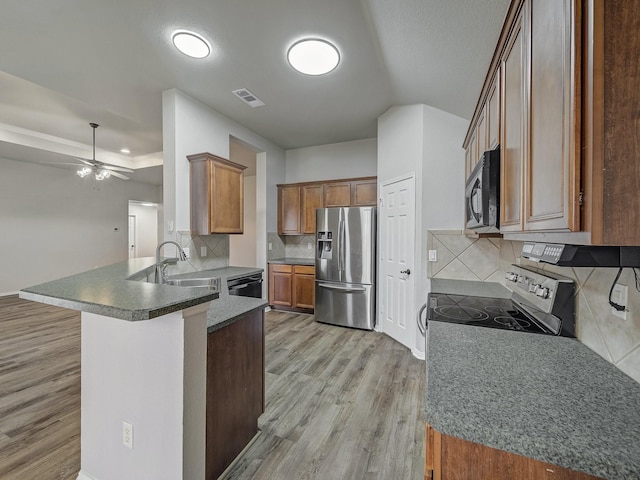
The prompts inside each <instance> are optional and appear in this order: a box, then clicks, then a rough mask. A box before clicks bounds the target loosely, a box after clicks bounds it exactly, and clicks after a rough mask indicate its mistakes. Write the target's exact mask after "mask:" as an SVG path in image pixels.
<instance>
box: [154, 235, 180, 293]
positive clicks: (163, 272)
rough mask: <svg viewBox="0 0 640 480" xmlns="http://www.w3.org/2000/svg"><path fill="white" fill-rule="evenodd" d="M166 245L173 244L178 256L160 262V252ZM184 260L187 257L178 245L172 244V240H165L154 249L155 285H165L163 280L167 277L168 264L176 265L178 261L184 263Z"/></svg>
mask: <svg viewBox="0 0 640 480" xmlns="http://www.w3.org/2000/svg"><path fill="white" fill-rule="evenodd" d="M167 243H172V244H174V245H175V246H176V248H177V249H178V256H177V257H171V258H165V259H164V260H162V261H161V260H160V250H161V249H162V247H163V246H164V245H166V244H167ZM186 259H187V255H186V254H185V253H184V250H183V249H182V247H181V246H180V245H178V244H177V243H176V242H174V241H173V240H167V241H166V242H162V243H161V244H160V245H158V247H157V248H156V275H155V282H156V283H165V280H166V277H167V266H168V265H169V264H174V263H176V262H177V261H178V260H182V261H184V260H186Z"/></svg>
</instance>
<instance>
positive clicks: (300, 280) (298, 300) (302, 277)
mask: <svg viewBox="0 0 640 480" xmlns="http://www.w3.org/2000/svg"><path fill="white" fill-rule="evenodd" d="M294 268H295V274H294V280H293V283H294V286H293V288H294V291H295V294H294V307H297V308H314V307H315V280H316V278H315V268H314V267H311V266H307V265H296V266H295V267H294Z"/></svg>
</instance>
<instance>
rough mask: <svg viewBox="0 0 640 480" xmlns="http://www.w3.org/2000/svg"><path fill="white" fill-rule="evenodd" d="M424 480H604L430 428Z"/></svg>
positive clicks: (428, 428) (426, 447) (427, 434)
mask: <svg viewBox="0 0 640 480" xmlns="http://www.w3.org/2000/svg"><path fill="white" fill-rule="evenodd" d="M424 458H425V465H424V478H425V480H515V479H517V480H603V479H601V478H600V477H594V476H592V475H588V474H586V473H582V472H576V471H575V470H570V469H568V468H563V467H559V466H557V465H553V464H551V463H545V462H541V461H539V460H534V459H532V458H528V457H523V456H521V455H516V454H515V453H509V452H505V451H504V450H498V449H495V448H491V447H487V446H485V445H480V444H477V443H473V442H469V441H466V440H462V439H460V438H456V437H450V436H449V435H444V434H441V433H440V432H438V431H436V430H434V429H433V428H431V426H430V425H429V424H427V429H426V436H425V457H424Z"/></svg>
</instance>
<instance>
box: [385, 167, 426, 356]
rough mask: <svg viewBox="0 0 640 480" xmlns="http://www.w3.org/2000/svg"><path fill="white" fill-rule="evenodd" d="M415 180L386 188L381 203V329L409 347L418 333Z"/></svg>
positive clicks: (411, 178)
mask: <svg viewBox="0 0 640 480" xmlns="http://www.w3.org/2000/svg"><path fill="white" fill-rule="evenodd" d="M415 203H416V199H415V178H414V177H413V176H411V177H408V178H403V179H400V180H394V181H391V182H388V183H386V184H383V185H382V188H381V202H380V223H381V225H380V303H379V318H380V324H381V330H382V331H383V332H384V333H386V334H387V335H389V336H390V337H391V338H393V339H394V340H396V341H398V342H400V343H402V344H403V345H405V346H406V347H408V348H411V347H412V343H413V335H414V332H413V330H412V327H413V325H414V323H413V313H414V312H413V310H414V291H415V281H414V278H415V274H416V273H417V272H414V270H415V268H414V252H415V228H416V226H415V224H416V217H415Z"/></svg>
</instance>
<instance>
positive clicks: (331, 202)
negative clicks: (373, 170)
mask: <svg viewBox="0 0 640 480" xmlns="http://www.w3.org/2000/svg"><path fill="white" fill-rule="evenodd" d="M350 205H351V182H337V183H325V185H324V206H325V207H349V206H350Z"/></svg>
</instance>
